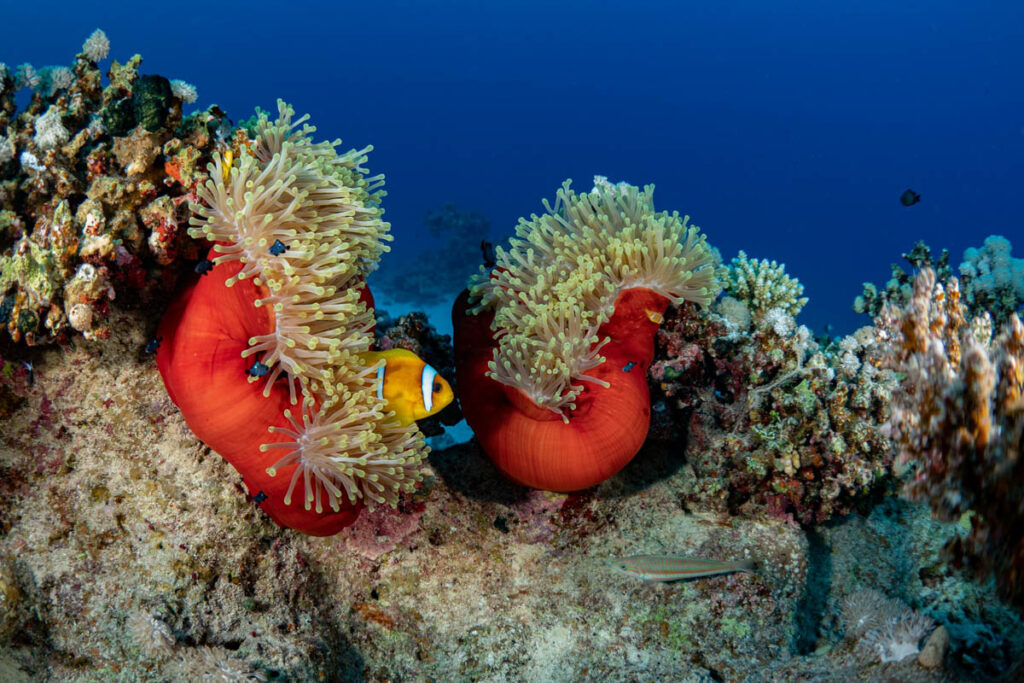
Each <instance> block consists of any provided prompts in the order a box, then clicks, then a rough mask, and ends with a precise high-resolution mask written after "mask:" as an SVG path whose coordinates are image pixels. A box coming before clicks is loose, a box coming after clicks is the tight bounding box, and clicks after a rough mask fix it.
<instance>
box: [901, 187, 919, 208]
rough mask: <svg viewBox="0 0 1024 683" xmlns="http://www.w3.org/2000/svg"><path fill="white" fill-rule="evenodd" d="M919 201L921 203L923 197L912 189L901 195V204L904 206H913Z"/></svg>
mask: <svg viewBox="0 0 1024 683" xmlns="http://www.w3.org/2000/svg"><path fill="white" fill-rule="evenodd" d="M919 201H921V195H919V194H918V193H917V192H914V191H913V190H911V189H907V190H904V191H903V194H901V195H900V204H902V205H903V206H913V205H914V204H917V203H918V202H919Z"/></svg>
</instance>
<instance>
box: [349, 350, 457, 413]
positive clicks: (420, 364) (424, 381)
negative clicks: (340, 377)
mask: <svg viewBox="0 0 1024 683" xmlns="http://www.w3.org/2000/svg"><path fill="white" fill-rule="evenodd" d="M359 356H360V358H362V359H363V362H364V363H366V364H367V365H374V364H376V363H377V362H379V361H381V360H383V361H384V364H383V365H382V366H380V367H379V368H378V369H377V397H378V398H381V399H383V400H385V401H387V402H388V409H389V410H393V411H394V412H395V418H396V419H397V420H398V422H399V424H401V425H409V424H412V423H413V422H415V421H416V420H422V419H423V418H425V417H430V416H431V415H433V414H434V413H437V412H439V411H441V410H443V409H444V407H445V406H447V405H448V404H449V403H451V402H452V399H453V398H454V397H455V394H454V392H452V388H451V386H450V385H449V384H448V382H447V381H445V379H444V377H442V376H441V375H439V374H437V370H435V369H434V368H433V367H431V366H430V365H428V364H427V363H426V362H424V361H423V360H422V359H421V358H420V357H419V356H417V355H416V354H415V353H413V352H412V351H409V350H407V349H389V350H387V351H367V352H366V353H361V354H359Z"/></svg>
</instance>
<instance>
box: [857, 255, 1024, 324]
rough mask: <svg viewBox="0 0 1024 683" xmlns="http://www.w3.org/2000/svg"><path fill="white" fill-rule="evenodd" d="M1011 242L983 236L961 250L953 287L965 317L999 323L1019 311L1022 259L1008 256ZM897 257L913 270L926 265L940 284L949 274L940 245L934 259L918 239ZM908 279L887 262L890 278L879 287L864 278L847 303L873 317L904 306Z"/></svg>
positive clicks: (1023, 296)
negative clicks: (860, 288)
mask: <svg viewBox="0 0 1024 683" xmlns="http://www.w3.org/2000/svg"><path fill="white" fill-rule="evenodd" d="M1012 249H1013V245H1011V244H1010V241H1009V240H1008V239H1006V238H1005V237H1002V236H1000V235H989V236H988V237H986V238H985V242H984V244H983V245H982V246H981V247H980V248H975V247H971V248H969V249H965V250H964V257H963V261H962V262H961V263H960V266H959V267H958V271H959V274H960V280H959V288H960V292H961V294H962V298H963V303H964V305H965V306H966V307H967V312H968V316H969V317H971V318H974V317H976V316H979V315H981V314H982V313H986V312H987V313H988V314H989V315H990V316H991V317H992V319H993V320H994V321H995V323H996V325H1001V324H1003V323H1005V322H1006V321H1007V320H1009V318H1010V314H1012V313H1014V312H1017V313H1018V314H1019V313H1020V311H1021V306H1022V305H1024V259H1018V258H1013V256H1011V251H1012ZM903 258H904V259H905V260H906V261H907V262H908V263H909V264H910V265H911V266H913V268H914V270H915V271H916V270H919V269H921V268H931V269H932V270H933V271H935V279H936V281H937V282H940V283H942V284H945V283H947V282H948V281H949V280H950V278H951V277H952V276H953V270H952V269H951V268H950V266H949V252H947V251H946V250H945V249H943V250H942V254H941V255H940V256H939V258H938V259H937V260H933V259H932V256H931V249H929V248H928V246H927V245H926V244H925V243H924V242H918V243H917V244H915V245H914V249H913V250H912V251H911V252H910V253H909V254H903ZM913 280H914V277H913V274H912V273H907V272H906V271H905V270H904V269H903V268H901V267H900V266H899V265H897V264H895V263H894V264H893V265H892V278H891V279H890V280H889V281H888V282H887V283H886V286H885V290H884V291H879V289H878V287H877V286H875V285H873V284H872V283H870V282H865V283H864V291H863V292H862V293H861V295H860V296H858V297H857V298H856V300H855V301H854V303H853V310H855V311H856V312H858V313H867V314H868V315H870V316H871V317H872V318H876V317H878V315H879V314H880V313H881V312H882V308H883V307H884V306H885V304H886V303H890V304H892V305H893V306H904V305H906V303H907V302H908V301H909V300H910V298H911V296H912V295H913V293H914V283H913Z"/></svg>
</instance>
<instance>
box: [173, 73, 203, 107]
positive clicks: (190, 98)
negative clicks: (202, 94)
mask: <svg viewBox="0 0 1024 683" xmlns="http://www.w3.org/2000/svg"><path fill="white" fill-rule="evenodd" d="M171 93H172V94H173V95H174V96H175V97H177V98H178V99H179V100H181V101H182V102H184V103H185V104H192V103H193V102H195V101H196V100H197V99H199V93H198V92H197V91H196V86H194V85H192V84H191V83H186V82H185V81H183V80H181V79H180V78H173V79H171Z"/></svg>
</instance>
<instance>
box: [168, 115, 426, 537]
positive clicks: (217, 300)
mask: <svg viewBox="0 0 1024 683" xmlns="http://www.w3.org/2000/svg"><path fill="white" fill-rule="evenodd" d="M279 112H280V116H279V118H278V119H277V121H275V122H273V123H272V122H270V121H269V119H268V118H267V117H266V116H265V115H262V114H261V115H260V116H259V117H258V118H257V120H256V123H255V124H254V127H253V130H254V131H255V137H254V138H253V139H251V140H249V139H247V137H246V136H245V135H241V134H236V136H235V147H233V148H232V149H231V150H230V151H226V152H225V153H223V154H220V155H217V156H216V157H215V159H214V162H213V163H212V164H211V165H210V167H209V171H210V179H209V180H208V181H207V182H206V183H205V184H204V185H203V186H202V187H201V189H200V190H199V191H198V193H197V194H198V196H199V198H200V200H201V201H202V203H201V204H197V205H195V206H194V207H193V211H194V214H195V216H194V218H193V219H192V224H193V227H192V228H191V230H190V233H191V234H192V235H193V236H194V237H205V238H206V239H208V240H210V241H211V242H214V245H213V247H212V248H211V250H210V254H209V257H208V263H207V264H206V265H205V266H204V268H203V270H204V274H203V275H202V276H201V277H199V278H198V279H197V281H196V282H194V283H193V284H192V285H191V286H189V287H188V288H186V289H185V290H183V291H182V293H181V294H180V295H179V297H178V299H177V300H176V301H175V302H174V303H173V304H172V305H171V307H170V308H169V310H168V311H167V313H166V315H165V316H164V319H163V321H162V322H161V325H160V329H159V332H158V339H160V340H161V341H160V346H159V347H158V350H157V365H158V367H159V368H160V372H161V374H162V375H163V378H164V383H165V385H166V386H167V390H168V393H169V394H170V395H171V398H172V399H173V400H174V401H175V403H176V404H177V405H178V406H179V408H180V409H181V411H182V414H183V415H184V416H185V420H186V421H187V422H188V424H189V427H190V428H191V429H192V431H193V432H194V433H195V434H196V435H197V436H198V437H199V438H200V439H202V440H203V441H204V442H205V443H206V444H207V445H209V446H210V447H211V448H212V449H213V450H215V451H217V452H218V453H220V454H221V455H222V456H223V457H224V458H225V459H226V460H227V461H228V462H230V463H231V464H232V465H233V466H234V467H235V469H237V470H238V471H239V472H240V473H241V474H242V477H243V480H244V483H245V485H246V487H247V489H248V491H249V494H250V496H251V498H252V500H253V502H255V503H257V504H258V505H259V506H260V507H261V509H263V510H264V511H265V512H267V513H268V514H269V515H270V517H271V518H272V519H273V520H274V521H275V522H277V523H278V524H280V525H282V526H288V527H292V528H295V529H298V530H300V531H303V532H305V533H307V534H311V535H328V534H333V533H336V532H337V531H339V530H340V529H341V528H343V527H345V526H347V525H348V524H351V523H352V522H353V521H355V519H356V516H357V515H358V513H359V509H360V507H361V506H362V505H363V504H365V503H369V504H371V505H373V504H376V503H386V504H389V505H392V506H394V505H396V503H397V500H398V495H399V493H401V492H403V491H410V490H412V489H413V487H414V486H415V485H416V483H417V482H418V481H420V474H419V469H418V467H419V463H420V462H421V461H422V459H423V457H424V456H425V455H426V453H427V451H428V449H427V448H426V446H425V445H424V442H423V437H422V435H421V434H420V433H419V431H418V430H417V429H416V427H415V425H410V426H407V427H400V426H397V425H395V424H394V423H393V422H392V421H391V418H390V413H389V411H388V408H387V404H386V402H385V401H384V400H383V399H382V398H381V397H379V396H378V395H377V392H376V391H375V389H374V381H373V380H374V378H375V370H376V366H372V367H370V366H368V365H367V364H366V363H364V361H363V360H362V358H361V356H360V354H362V353H364V352H366V351H367V350H368V349H369V347H370V342H371V340H372V333H373V325H374V322H373V321H374V318H373V309H372V306H373V299H372V296H371V295H370V293H369V289H368V288H367V287H366V285H365V281H364V278H365V276H366V275H367V274H368V273H369V271H370V270H372V269H373V268H374V267H375V266H376V263H377V260H378V259H379V258H380V254H381V253H382V252H383V251H385V250H386V248H387V247H386V245H385V244H384V240H386V239H388V236H387V230H388V226H387V224H386V223H384V222H382V221H381V220H380V216H381V210H380V208H379V206H378V202H379V197H380V193H379V192H378V191H377V188H379V186H380V179H379V177H375V178H369V179H368V178H366V177H365V173H366V172H365V169H363V168H362V166H361V164H362V163H363V161H365V152H366V151H367V150H360V151H353V152H349V153H347V154H343V155H337V154H336V153H335V152H334V145H336V144H338V143H336V142H335V143H318V144H314V143H312V142H311V140H310V139H309V135H310V134H311V133H312V132H313V130H314V129H313V128H312V127H310V126H302V127H301V128H299V126H300V124H302V122H303V121H304V120H305V119H304V118H303V119H300V120H299V121H296V122H293V121H292V116H293V112H292V110H291V109H290V108H289V107H287V106H286V105H284V103H279ZM236 154H237V156H236ZM282 450H283V451H285V452H284V453H281V451H282ZM300 482H301V486H300Z"/></svg>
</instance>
